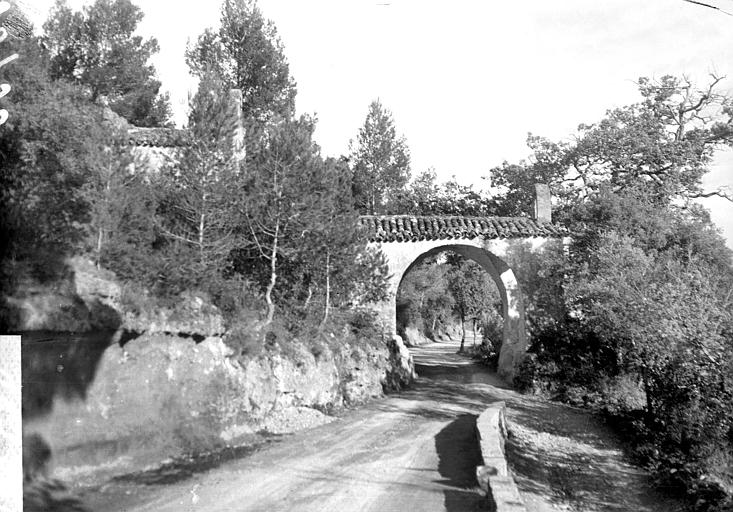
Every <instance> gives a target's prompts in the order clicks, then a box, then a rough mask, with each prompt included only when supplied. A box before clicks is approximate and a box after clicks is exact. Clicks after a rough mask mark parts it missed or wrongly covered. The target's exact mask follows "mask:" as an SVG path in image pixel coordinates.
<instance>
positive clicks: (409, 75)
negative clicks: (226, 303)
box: [21, 0, 733, 247]
mask: <svg viewBox="0 0 733 512" xmlns="http://www.w3.org/2000/svg"><path fill="white" fill-rule="evenodd" d="M86 1H88V0H69V4H70V5H71V6H72V7H80V6H81V5H83V4H84V3H85V2H86ZM133 1H134V3H136V4H137V5H138V6H140V7H141V8H142V10H143V11H144V13H145V19H144V20H143V22H142V23H141V25H140V27H139V32H140V33H141V34H142V35H144V36H154V37H156V38H157V40H158V42H159V44H160V53H159V54H158V55H156V56H155V57H154V59H153V64H154V65H155V66H156V69H157V70H158V74H159V77H160V79H161V81H162V82H163V89H164V90H166V91H168V92H169V93H170V95H171V100H172V104H173V107H174V111H175V120H176V122H177V123H178V124H182V123H183V122H184V121H185V118H186V104H187V98H188V94H189V92H190V91H192V90H193V89H194V88H195V81H194V80H193V79H192V78H191V77H190V76H189V75H188V70H187V68H186V65H185V62H184V59H183V53H184V51H185V47H186V43H187V40H188V39H189V38H190V39H192V40H193V39H195V38H196V36H197V35H198V34H200V33H201V32H202V31H203V29H204V28H206V27H215V26H217V25H218V19H219V4H218V3H217V2H194V1H192V0H177V1H175V2H173V1H170V0H133ZM52 3H53V0H24V1H22V2H21V5H24V7H25V10H26V11H27V12H28V14H29V15H30V17H31V18H33V20H34V22H35V23H36V24H38V25H40V24H41V23H42V21H43V20H44V19H45V18H46V16H47V13H48V10H49V8H50V7H51V5H52ZM710 3H713V4H714V5H717V6H719V7H720V8H722V9H727V10H729V11H731V12H733V0H710ZM258 5H259V6H260V9H261V10H262V12H263V14H264V15H265V17H267V18H269V19H271V20H272V21H273V22H274V23H275V25H276V27H277V29H278V33H279V35H280V38H281V39H282V42H283V44H284V46H285V54H286V56H287V58H288V61H289V64H290V70H291V74H292V76H293V77H294V78H295V80H296V82H297V88H298V96H297V100H296V108H297V110H298V112H301V113H311V114H316V116H317V118H318V120H319V121H318V126H317V129H316V133H315V137H316V140H317V142H318V143H319V144H320V146H321V148H322V151H323V153H324V154H326V155H331V156H338V155H341V154H346V153H348V146H349V141H350V140H351V139H354V138H356V135H357V133H358V130H359V127H360V126H361V125H362V124H363V122H364V118H365V116H366V113H367V108H368V105H369V103H370V102H371V101H372V100H374V99H377V98H378V99H379V100H380V101H381V102H382V104H383V105H385V106H386V107H387V108H389V109H390V110H391V111H392V113H393V116H394V120H395V124H396V127H397V131H398V132H399V133H401V134H403V135H404V136H405V137H406V139H407V143H408V145H409V147H410V150H411V156H412V169H413V174H417V173H418V172H421V171H423V170H425V169H428V168H430V167H432V168H434V169H435V170H436V172H437V174H438V177H439V178H441V179H449V178H450V177H451V176H453V175H455V176H456V178H457V179H458V181H459V182H462V183H472V184H475V185H477V186H480V187H485V186H486V185H487V182H486V181H485V180H483V179H482V177H484V176H487V175H488V174H489V170H490V169H491V168H492V167H494V166H497V165H500V164H501V163H502V162H503V161H505V160H506V161H509V162H516V161H518V160H519V159H522V158H526V157H527V156H529V149H528V148H527V146H526V144H525V141H526V138H527V134H528V132H532V133H533V134H536V135H542V136H545V137H548V138H550V139H553V140H563V139H569V138H570V137H572V135H573V134H574V133H575V131H576V128H577V126H578V125H579V124H580V123H592V122H594V121H597V120H599V119H600V118H601V117H602V116H603V114H604V113H605V112H606V110H608V109H611V108H614V107H619V106H622V105H625V104H629V103H632V102H634V101H637V100H638V99H639V96H638V94H637V92H636V85H635V81H636V80H637V79H638V78H639V77H640V76H650V77H661V76H663V75H666V74H673V75H681V74H685V75H687V76H689V77H690V78H692V79H693V80H694V81H696V82H697V83H700V84H704V83H705V82H706V80H707V79H708V78H709V74H710V73H715V74H717V75H728V76H729V77H730V78H727V79H726V80H725V81H724V82H723V83H722V85H723V88H724V89H725V90H728V91H730V92H731V93H733V16H729V15H726V14H724V13H722V12H720V11H715V10H712V9H707V8H705V7H701V6H698V5H694V4H691V3H688V2H684V1H683V0H646V1H644V2H639V1H638V0H608V1H605V2H589V1H588V0H556V1H555V2H548V1H547V0H519V1H511V2H501V3H499V2H485V1H478V0H454V1H452V2H445V1H442V2H438V1H432V0H369V1H368V0H259V2H258ZM705 184H706V185H708V186H710V187H717V186H721V185H727V186H731V188H733V151H728V152H723V153H721V154H719V155H718V156H717V157H716V161H715V164H714V165H713V168H712V171H711V173H710V174H709V175H708V176H707V177H706V179H705ZM704 204H705V206H707V207H708V208H710V209H711V212H712V216H713V220H714V221H715V222H716V224H717V225H718V226H720V227H721V228H722V229H723V230H724V233H725V235H726V237H727V239H728V245H729V246H731V247H733V204H732V203H730V202H727V201H725V200H723V199H710V200H705V202H704Z"/></svg>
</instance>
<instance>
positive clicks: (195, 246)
mask: <svg viewBox="0 0 733 512" xmlns="http://www.w3.org/2000/svg"><path fill="white" fill-rule="evenodd" d="M221 16H222V18H221V21H222V23H221V28H220V29H219V30H218V31H213V30H208V31H206V32H205V33H204V34H202V35H200V36H199V37H198V39H196V41H195V42H194V43H193V44H192V45H191V47H190V48H189V49H188V51H187V55H186V60H187V63H188V64H189V66H190V69H191V71H192V72H193V73H194V74H195V75H196V76H198V77H199V78H200V85H199V89H198V92H197V94H196V95H195V96H194V98H193V99H192V101H191V105H190V107H191V108H190V118H189V123H188V128H189V131H190V133H191V134H192V139H191V141H190V145H188V146H186V147H185V148H184V149H181V150H180V151H179V152H178V154H176V155H174V156H173V160H172V161H171V162H170V163H169V165H165V166H164V167H163V168H162V169H159V170H158V171H157V172H155V173H144V172H140V166H139V165H137V164H138V163H139V162H137V161H136V159H135V157H134V155H133V153H132V152H131V150H130V147H129V145H128V144H127V137H128V134H127V130H128V128H129V127H130V124H129V123H132V124H136V125H140V126H162V125H165V124H166V123H168V117H169V107H168V104H167V98H166V97H165V96H164V95H160V94H159V87H160V83H159V82H158V81H157V79H156V78H155V70H154V69H153V68H152V66H150V65H148V60H149V57H150V56H151V55H152V54H154V53H155V52H156V51H157V43H156V42H155V41H154V40H152V39H151V40H147V41H143V40H142V39H141V38H139V37H138V36H135V35H134V32H135V29H136V27H137V24H138V23H139V22H140V20H141V17H142V13H141V11H140V9H138V8H137V7H135V6H134V5H133V4H132V3H131V2H130V1H129V0H114V1H113V0H96V2H95V3H94V4H93V5H91V6H89V7H87V8H85V9H84V10H83V11H82V12H74V11H72V10H71V9H70V8H69V7H68V6H66V4H65V3H64V2H63V1H60V2H58V3H57V5H56V7H55V8H54V10H53V11H52V14H51V17H50V18H49V20H48V22H47V23H46V24H45V25H44V30H45V33H44V35H43V36H42V37H40V38H36V39H33V38H31V39H27V40H25V41H19V40H14V41H11V42H10V43H9V44H11V45H13V46H14V48H13V51H17V52H18V53H20V54H21V59H19V60H18V61H16V62H13V63H12V64H10V65H7V66H5V67H3V73H4V76H3V81H8V82H10V83H12V84H13V90H12V94H9V95H8V96H7V97H5V98H4V100H3V101H5V102H6V103H7V107H6V108H8V110H10V111H12V113H13V114H12V116H11V117H10V118H9V120H8V122H7V123H6V124H5V125H4V126H3V127H2V130H0V168H2V171H3V172H2V174H1V175H0V203H1V204H2V210H1V211H0V229H1V230H2V231H1V233H2V238H3V240H4V241H6V242H7V243H6V244H4V247H3V252H2V276H1V277H2V285H3V288H4V292H5V293H10V292H11V291H12V288H13V287H15V286H17V285H18V282H19V280H22V279H26V278H32V279H34V280H37V281H52V280H54V279H57V278H59V277H60V276H63V275H64V272H65V266H64V262H65V260H66V258H67V257H69V256H71V255H77V254H83V255H86V256H88V257H89V258H90V259H92V260H93V261H94V262H95V263H96V264H98V265H99V266H102V267H105V268H108V269H111V270H113V271H114V272H115V273H116V274H117V276H118V277H120V278H121V279H122V280H123V281H125V285H124V290H125V293H124V295H123V300H124V301H125V303H126V304H127V305H128V306H129V307H130V308H131V309H135V308H137V309H139V310H144V309H146V308H154V307H156V305H158V304H161V303H164V302H165V301H175V300H176V298H177V297H178V296H179V295H180V294H181V293H182V292H185V291H191V290H196V291H197V292H200V293H202V294H206V295H208V296H209V297H210V298H211V299H212V300H213V302H214V303H216V304H217V305H218V306H219V308H220V309H221V310H222V311H224V312H225V314H226V315H227V318H228V320H229V337H228V342H229V343H230V345H232V346H233V347H234V348H235V349H236V350H237V351H238V353H239V354H240V355H245V356H246V355H256V354H258V353H260V352H261V351H262V350H287V346H288V343H287V340H289V339H292V338H293V337H300V338H301V339H303V338H308V339H310V340H312V343H311V345H310V346H311V350H312V351H313V354H314V355H316V356H318V354H319V353H320V351H321V350H322V349H323V347H326V346H329V344H332V343H335V342H338V339H339V338H340V339H344V340H350V339H351V340H359V341H358V343H363V342H364V341H365V340H377V339H378V338H379V336H378V332H377V331H376V330H375V326H374V319H373V317H371V316H370V315H369V314H367V313H366V312H364V311H362V310H360V309H358V305H359V304H362V303H364V302H368V301H370V300H378V299H380V298H381V297H382V296H383V294H384V290H385V286H384V284H385V280H386V277H387V276H386V274H385V265H384V262H383V261H382V259H381V256H380V255H379V254H374V253H369V252H368V251H366V247H365V242H364V241H363V240H362V239H361V238H360V236H359V233H358V228H357V218H358V215H359V214H360V213H368V214H391V213H402V214H414V215H421V214H424V215H429V214H436V215H453V214H455V215H469V216H480V215H526V212H528V211H530V209H531V201H532V199H533V197H534V184H535V183H538V182H540V183H548V184H550V187H551V189H552V192H553V195H554V197H555V198H556V199H557V204H556V205H555V206H556V207H557V208H556V210H555V219H554V220H555V221H556V222H560V223H563V224H564V225H566V226H567V227H568V228H569V229H570V231H571V232H572V233H573V240H572V243H571V244H570V246H569V248H568V252H567V254H566V255H563V254H555V253H550V252H547V253H545V254H540V255H537V254H532V252H531V251H529V250H528V251H522V250H521V248H520V249H517V251H515V253H514V254H513V255H512V256H511V257H512V258H513V259H515V260H516V261H515V262H514V263H516V262H521V264H519V265H516V266H515V268H517V270H518V273H517V278H518V280H519V282H520V284H521V286H522V288H523V291H524V295H525V297H526V298H527V304H526V310H527V320H528V325H529V329H530V334H531V355H530V357H529V358H528V359H527V360H526V361H525V363H524V365H523V367H522V371H521V372H520V375H519V376H518V377H517V380H516V384H517V385H518V386H520V387H522V388H525V389H532V390H535V391H540V392H544V393H547V394H549V395H551V396H554V397H557V398H560V399H563V400H566V401H569V402H572V403H575V404H578V405H586V406H591V407H595V408H597V409H599V410H602V411H604V412H605V413H606V414H607V415H608V416H609V418H611V419H612V420H613V421H614V422H616V424H617V425H618V426H619V428H621V429H622V430H624V431H626V432H627V433H628V434H629V439H630V440H631V441H632V442H633V443H634V450H635V453H636V454H637V455H638V457H639V459H640V460H641V461H643V462H644V463H646V464H648V465H649V466H650V467H652V468H653V469H654V470H655V471H656V474H657V475H658V476H659V478H660V480H661V481H663V482H664V483H665V484H668V485H670V486H671V487H670V488H679V489H681V490H682V491H684V492H687V493H688V494H689V496H690V497H691V503H692V508H694V509H695V510H699V511H721V510H726V507H728V510H729V509H730V507H731V506H733V504H732V502H731V499H732V498H731V495H732V494H733V474H731V467H732V464H733V420H732V418H733V318H732V316H733V315H732V313H731V310H732V309H733V308H732V307H731V306H732V305H733V293H732V290H733V264H732V262H731V252H730V250H728V249H727V248H726V246H725V243H724V240H723V238H722V237H721V236H720V234H719V232H718V231H717V230H716V228H715V226H714V225H713V224H712V223H711V221H710V218H709V216H708V214H707V212H706V211H705V210H704V209H702V208H701V207H700V206H699V205H698V204H697V203H696V202H695V200H696V199H698V198H701V197H706V196H710V195H713V194H714V195H719V196H723V197H728V194H727V193H726V192H725V191H712V192H708V191H705V190H704V189H703V187H702V178H703V176H704V175H705V173H706V172H707V171H708V169H709V165H710V163H711V161H712V158H713V155H714V153H715V152H716V151H718V150H719V149H721V148H724V147H731V146H733V99H731V97H730V96H728V95H726V94H724V93H721V92H720V91H719V87H720V79H719V78H718V77H712V78H711V80H710V82H709V83H708V84H707V85H706V86H705V87H703V88H697V87H696V86H695V85H694V84H692V83H690V82H689V81H688V80H686V79H680V78H675V77H663V78H662V79H660V80H658V81H654V80H650V79H646V78H643V79H640V81H639V91H640V93H641V100H640V101H639V102H638V103H636V104H633V105H629V106H626V107H622V108H617V109H614V110H611V111H609V112H608V113H607V114H606V116H605V117H604V118H603V119H601V120H600V121H598V122H597V123H594V124H590V125H581V126H580V127H579V130H578V133H577V134H576V136H575V137H574V138H573V139H572V140H571V141H564V142H554V141H550V140H547V139H545V138H542V137H537V136H530V137H529V140H528V143H529V146H530V148H531V149H532V150H533V157H532V159H531V160H530V161H528V162H520V163H517V164H509V163H505V164H503V165H502V166H500V167H497V168H495V169H493V170H492V171H491V183H492V184H493V185H494V186H496V187H499V189H500V191H499V193H498V194H496V195H495V196H493V197H491V196H489V195H487V194H484V193H481V192H478V191H476V190H474V189H473V188H472V187H470V186H463V185H460V184H458V183H457V182H456V181H455V180H453V181H450V182H448V183H443V184H439V183H438V182H437V178H436V173H435V172H434V171H432V170H428V171H425V172H422V173H420V174H418V175H417V176H414V177H412V176H411V168H410V156H409V150H408V148H407V143H406V141H405V140H404V138H403V137H400V136H399V135H398V134H397V130H396V128H395V123H394V120H393V119H392V116H391V114H390V112H389V110H388V109H387V108H386V107H385V106H383V105H382V104H381V103H379V102H378V101H377V102H373V103H372V104H371V105H370V106H369V110H368V113H367V116H366V119H365V122H364V124H363V126H362V127H361V129H360V130H359V132H358V134H357V136H356V139H355V142H353V143H352V145H351V149H350V155H349V157H348V158H347V157H339V158H330V157H325V156H323V155H322V154H321V152H320V148H319V147H318V146H317V144H316V143H315V142H314V140H313V132H314V129H315V120H314V119H313V118H310V117H308V116H301V117H297V116H296V115H295V109H294V100H295V95H296V92H297V91H296V87H295V81H294V80H293V78H292V77H291V76H290V72H289V67H288V63H287V59H286V58H285V54H284V48H283V45H282V43H281V42H280V40H279V38H278V36H277V31H276V29H275V27H274V25H273V24H272V23H271V22H269V21H267V20H266V19H265V18H264V17H263V15H262V13H261V12H260V11H259V9H258V7H257V5H256V3H255V2H254V1H251V0H226V1H225V2H224V5H223V6H222V11H221ZM232 88H237V89H239V90H240V91H241V94H242V96H243V98H244V103H243V105H244V108H243V111H242V112H241V117H240V113H239V112H237V110H236V109H234V108H232V105H231V103H230V101H229V94H230V89H232ZM105 105H108V106H109V108H107V107H106V106H105ZM110 109H111V110H110ZM113 112H115V113H116V114H114V113H113ZM133 164H135V165H133ZM728 198H729V199H730V197H728ZM428 265H429V266H428ZM486 278H487V276H486V275H485V274H482V273H481V272H480V271H479V269H478V267H477V266H476V265H475V264H473V263H470V262H468V261H466V260H464V259H463V258H460V257H458V256H455V255H453V256H449V257H447V258H445V259H444V260H435V259H433V260H429V259H428V260H426V261H425V265H422V266H420V265H418V266H416V267H415V268H414V269H413V271H412V272H411V273H410V274H408V276H407V277H406V278H405V281H404V282H403V286H402V287H401V290H400V297H399V301H398V302H399V308H400V311H399V314H400V318H401V321H402V323H403V325H408V324H410V325H414V326H417V328H419V329H422V330H423V332H425V333H427V334H428V335H434V334H435V333H436V332H437V331H438V330H439V329H440V328H441V325H446V324H448V323H450V322H451V321H452V319H460V320H459V321H460V322H461V324H462V325H463V327H464V336H463V338H464V341H465V330H466V329H465V327H466V325H467V324H473V327H476V324H477V323H480V324H481V325H480V327H479V331H480V332H483V334H484V337H488V338H489V339H491V341H492V342H495V341H497V339H498V338H500V335H499V333H500V325H499V320H498V316H499V315H498V313H497V311H496V308H495V305H496V303H497V297H496V296H494V295H491V294H492V293H495V291H494V290H495V288H494V287H493V285H491V284H489V283H488V282H487V281H486ZM446 290H448V293H446ZM255 325H256V326H258V327H259V330H256V332H255V330H253V328H252V326H255ZM332 335H333V336H332ZM334 340H337V341H334ZM487 347H488V345H487ZM487 350H488V351H489V354H488V355H487V357H491V354H492V353H493V354H494V356H495V355H496V354H498V347H496V344H493V345H492V346H491V348H487Z"/></svg>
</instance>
